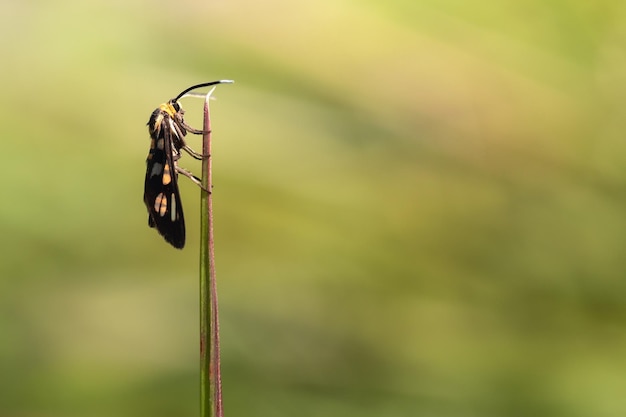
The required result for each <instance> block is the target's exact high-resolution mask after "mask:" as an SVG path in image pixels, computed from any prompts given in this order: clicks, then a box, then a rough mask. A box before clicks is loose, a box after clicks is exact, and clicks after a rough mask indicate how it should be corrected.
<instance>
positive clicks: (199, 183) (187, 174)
mask: <svg viewBox="0 0 626 417" xmlns="http://www.w3.org/2000/svg"><path fill="white" fill-rule="evenodd" d="M176 172H178V173H179V174H183V175H184V176H185V177H187V178H189V179H190V180H191V181H192V182H193V183H194V184H196V185H197V186H198V187H200V188H201V189H202V190H203V191H206V192H207V193H209V194H211V191H210V190H207V189H206V188H204V187H203V186H202V181H201V180H200V178H198V177H196V176H195V175H193V174H192V173H191V172H189V171H187V170H186V169H185V168H181V167H179V166H178V165H177V166H176Z"/></svg>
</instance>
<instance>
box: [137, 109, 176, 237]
mask: <svg viewBox="0 0 626 417" xmlns="http://www.w3.org/2000/svg"><path fill="white" fill-rule="evenodd" d="M163 116H164V120H163V121H162V123H161V126H160V129H156V130H155V131H154V132H155V133H154V134H153V137H152V139H153V140H152V147H151V149H150V153H149V154H148V159H147V161H146V179H145V183H144V194H143V200H144V203H145V204H146V208H147V209H148V225H149V226H150V227H154V228H156V229H157V231H158V232H159V234H160V235H161V236H163V238H164V239H165V240H166V241H167V242H168V243H170V244H171V245H172V246H174V247H175V248H178V249H182V248H183V247H184V246H185V218H184V216H183V206H182V203H181V199H180V192H179V191H178V174H177V173H176V160H177V159H178V157H179V153H178V150H176V149H174V147H173V144H172V140H173V136H172V135H174V134H175V133H173V132H172V130H171V129H170V124H169V123H170V122H171V119H170V118H169V115H167V114H163Z"/></svg>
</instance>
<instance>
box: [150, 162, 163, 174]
mask: <svg viewBox="0 0 626 417" xmlns="http://www.w3.org/2000/svg"><path fill="white" fill-rule="evenodd" d="M161 172H163V164H160V163H158V162H155V163H154V165H152V171H150V177H154V176H155V175H160V174H161Z"/></svg>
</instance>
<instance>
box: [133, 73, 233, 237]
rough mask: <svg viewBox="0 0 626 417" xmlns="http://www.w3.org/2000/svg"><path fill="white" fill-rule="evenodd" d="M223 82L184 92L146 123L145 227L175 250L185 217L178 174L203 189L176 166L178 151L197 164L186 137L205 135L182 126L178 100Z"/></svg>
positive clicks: (164, 104) (186, 172)
mask: <svg viewBox="0 0 626 417" xmlns="http://www.w3.org/2000/svg"><path fill="white" fill-rule="evenodd" d="M222 82H225V81H223V80H221V81H212V82H208V83H202V84H197V85H193V86H191V87H189V88H187V89H185V90H184V91H182V92H181V93H180V94H179V95H177V96H176V97H175V98H173V99H171V100H169V101H168V102H166V103H163V104H161V105H160V106H159V107H158V108H157V109H155V110H154V111H153V112H152V115H151V116H150V119H149V120H148V133H149V134H150V139H151V142H150V152H149V153H148V158H147V159H146V179H145V183H144V192H143V201H144V203H145V204H146V208H147V209H148V225H149V226H150V227H152V228H156V229H157V231H158V232H159V234H160V235H161V236H163V238H164V239H165V240H166V241H167V242H168V243H169V244H171V245H172V246H174V247H175V248H177V249H182V248H183V247H184V246H185V216H184V215H183V206H182V202H181V198H180V191H179V189H178V174H182V175H184V176H186V177H187V178H189V179H190V180H191V181H193V182H194V183H195V184H197V185H198V186H200V188H202V189H204V188H203V187H202V182H201V181H200V179H199V178H198V177H196V176H195V175H193V174H192V173H191V172H189V171H187V170H186V169H184V168H181V167H180V166H178V160H179V159H180V158H181V156H182V155H181V151H185V152H186V153H187V154H189V155H190V156H191V157H193V158H195V159H198V160H201V159H203V158H204V156H203V155H202V154H200V153H198V152H196V151H194V150H193V149H191V148H190V147H189V146H188V145H187V143H186V142H185V136H187V133H192V134H195V135H201V134H203V133H204V132H203V131H202V130H198V129H194V128H192V127H191V126H189V125H187V124H186V123H185V120H184V118H183V115H184V114H185V111H184V110H183V108H182V106H181V105H180V103H179V102H178V100H180V99H181V98H182V97H183V96H185V95H186V94H187V93H189V92H190V91H192V90H195V89H197V88H201V87H208V86H211V85H215V84H220V83H222ZM205 191H207V190H205Z"/></svg>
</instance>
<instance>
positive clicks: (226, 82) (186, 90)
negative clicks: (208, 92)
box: [172, 80, 234, 102]
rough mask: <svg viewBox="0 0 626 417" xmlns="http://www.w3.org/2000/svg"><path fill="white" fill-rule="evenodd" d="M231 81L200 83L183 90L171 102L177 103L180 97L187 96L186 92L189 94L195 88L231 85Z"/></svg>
mask: <svg viewBox="0 0 626 417" xmlns="http://www.w3.org/2000/svg"><path fill="white" fill-rule="evenodd" d="M233 82H234V81H233V80H218V81H211V82H208V83H202V84H196V85H192V86H191V87H189V88H187V89H185V90H183V92H182V93H180V94H179V95H177V96H176V98H175V99H173V100H172V101H173V102H176V101H178V99H179V98H181V97H182V96H184V95H185V94H187V93H188V92H190V91H191V90H195V89H196V88H200V87H208V86H210V85H215V84H230V83H233Z"/></svg>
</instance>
